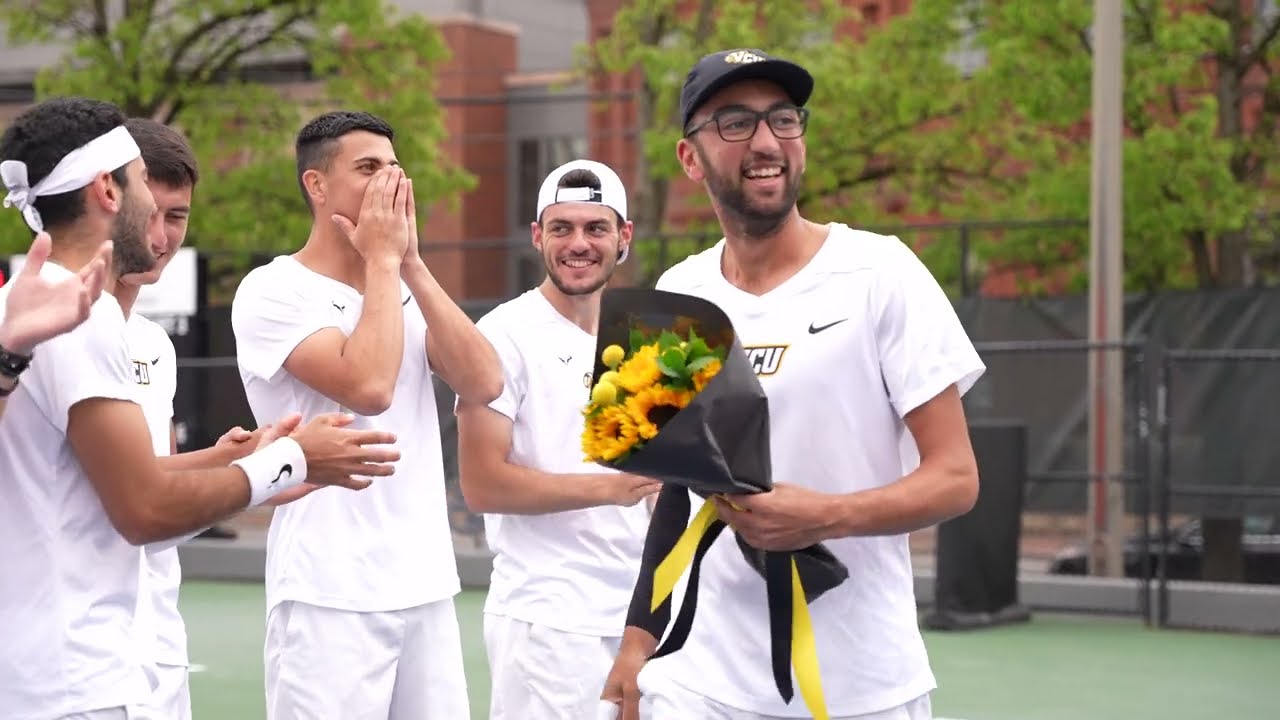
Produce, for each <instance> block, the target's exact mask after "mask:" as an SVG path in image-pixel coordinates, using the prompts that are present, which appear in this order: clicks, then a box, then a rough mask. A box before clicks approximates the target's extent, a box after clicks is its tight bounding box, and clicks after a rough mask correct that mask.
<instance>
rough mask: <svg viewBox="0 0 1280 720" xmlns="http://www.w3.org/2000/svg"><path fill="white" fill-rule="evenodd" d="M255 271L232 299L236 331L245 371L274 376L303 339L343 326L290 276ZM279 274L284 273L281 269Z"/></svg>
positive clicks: (330, 309) (243, 370)
mask: <svg viewBox="0 0 1280 720" xmlns="http://www.w3.org/2000/svg"><path fill="white" fill-rule="evenodd" d="M269 267H271V266H269V265H268V266H265V267H263V268H259V269H258V270H255V271H254V272H252V273H250V274H249V275H247V276H246V277H245V279H244V280H243V281H241V283H240V287H239V288H238V289H237V290H236V296H235V299H234V300H232V302H231V329H232V332H233V333H234V334H235V338H236V359H237V361H238V362H239V365H240V370H241V372H244V373H247V374H249V375H253V376H257V377H259V378H262V379H263V380H270V379H271V378H273V377H275V374H276V373H278V372H280V368H282V367H284V362H285V360H288V359H289V355H290V354H291V353H292V352H293V351H294V349H295V348H297V347H298V345H300V344H301V343H302V341H303V340H306V339H307V338H309V337H311V336H312V335H314V334H315V333H316V332H318V331H320V330H324V329H326V328H330V327H334V328H336V327H339V325H338V322H337V319H336V318H335V317H334V315H333V313H332V308H330V307H329V305H328V304H327V303H324V304H320V303H316V302H313V301H310V300H309V299H308V298H306V297H305V296H304V295H303V294H302V293H300V292H298V290H297V289H296V287H294V286H293V285H291V284H290V283H289V282H288V279H287V278H282V277H272V275H271V274H268V273H264V272H262V271H263V270H265V269H266V268H269ZM277 275H278V273H277Z"/></svg>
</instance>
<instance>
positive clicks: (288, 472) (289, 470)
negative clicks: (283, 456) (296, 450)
mask: <svg viewBox="0 0 1280 720" xmlns="http://www.w3.org/2000/svg"><path fill="white" fill-rule="evenodd" d="M284 477H293V466H292V465H285V466H284V467H282V468H280V472H278V473H276V479H275V480H272V481H271V484H272V485H275V484H276V483H278V482H280V479H281V478H284Z"/></svg>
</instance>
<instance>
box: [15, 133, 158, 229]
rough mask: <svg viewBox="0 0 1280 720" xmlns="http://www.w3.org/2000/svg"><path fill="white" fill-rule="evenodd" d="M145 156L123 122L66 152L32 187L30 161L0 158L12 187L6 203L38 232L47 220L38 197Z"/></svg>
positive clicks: (75, 187) (78, 185)
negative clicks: (40, 210)
mask: <svg viewBox="0 0 1280 720" xmlns="http://www.w3.org/2000/svg"><path fill="white" fill-rule="evenodd" d="M139 157H142V151H141V150H140V149H139V148H138V143H136V142H135V141H134V139H133V136H132V135H130V134H129V131H128V130H127V129H126V128H125V127H124V126H123V125H120V126H117V127H116V128H114V129H112V130H110V131H109V132H106V133H104V134H102V135H99V136H98V137H96V138H94V139H93V140H90V141H89V142H87V143H85V144H84V145H82V146H80V147H78V148H76V149H75V150H72V151H71V152H69V153H67V154H66V156H65V157H63V158H62V160H60V161H58V164H57V165H55V166H54V168H53V171H52V172H50V173H49V174H48V175H46V176H45V178H44V179H43V180H41V181H40V182H38V183H36V185H35V187H31V184H30V182H29V181H28V179H27V164H26V163H24V162H22V161H21V160H5V161H4V162H0V180H3V181H4V186H5V187H6V188H7V189H8V190H9V194H8V195H6V196H5V198H4V206H5V207H7V208H8V207H16V208H18V211H19V212H21V213H22V218H23V219H24V220H26V221H27V226H28V227H30V228H31V229H32V230H34V231H35V232H40V231H42V230H44V222H43V221H42V220H41V219H40V213H39V212H38V211H37V210H36V198H38V197H44V196H46V195H60V194H62V193H66V192H71V191H72V190H79V189H80V188H82V187H84V186H86V185H88V184H89V183H91V182H93V179H94V178H95V177H97V176H98V175H99V174H100V173H104V172H112V171H114V170H117V169H119V168H121V167H124V166H125V165H127V164H128V163H130V162H132V161H133V160H134V159H136V158H139Z"/></svg>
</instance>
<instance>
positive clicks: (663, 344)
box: [658, 330, 683, 357]
mask: <svg viewBox="0 0 1280 720" xmlns="http://www.w3.org/2000/svg"><path fill="white" fill-rule="evenodd" d="M681 342H682V341H681V339H680V336H679V335H677V334H675V333H673V332H671V331H670V330H663V331H662V334H661V335H659V336H658V351H659V352H661V353H662V354H663V355H664V356H665V355H666V352H667V350H668V349H670V348H673V347H677V346H679V345H680V343H681ZM682 357H683V356H682Z"/></svg>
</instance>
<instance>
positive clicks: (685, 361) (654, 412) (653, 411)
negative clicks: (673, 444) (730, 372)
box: [582, 319, 726, 463]
mask: <svg viewBox="0 0 1280 720" xmlns="http://www.w3.org/2000/svg"><path fill="white" fill-rule="evenodd" d="M682 320H684V322H682V324H683V325H685V326H686V328H685V329H683V330H682V331H680V332H676V331H673V330H665V329H664V330H661V331H654V330H646V329H645V328H640V327H635V328H632V329H631V332H630V334H629V335H630V342H629V344H630V350H623V349H622V346H621V345H609V346H608V347H606V348H605V349H604V350H602V351H601V353H600V362H601V363H602V364H603V365H604V366H605V367H606V368H608V370H606V371H605V372H603V373H601V375H600V377H599V379H598V380H596V383H595V385H594V386H593V387H592V388H591V401H590V403H588V405H587V407H586V411H585V412H586V416H587V420H586V425H585V427H584V429H583V432H582V447H583V450H585V451H586V454H587V462H597V463H618V462H624V461H625V460H626V459H627V457H629V456H630V455H631V454H632V453H633V452H636V451H637V450H640V449H641V448H643V447H644V444H645V443H646V442H648V441H649V440H652V439H653V438H654V437H656V436H657V434H658V430H659V429H660V428H661V427H662V425H664V424H665V423H666V422H667V421H668V420H670V419H671V418H673V417H675V414H676V413H678V412H680V411H681V410H683V409H685V408H686V407H688V406H689V403H690V402H692V400H693V398H694V396H695V395H696V394H697V393H700V392H702V391H703V389H705V388H706V386H707V383H709V382H710V381H711V378H713V377H715V376H716V373H718V372H720V368H721V367H722V366H723V363H724V357H725V352H726V350H725V348H724V346H719V347H715V348H712V347H711V346H709V345H708V344H707V341H706V340H705V339H703V338H701V337H699V336H698V333H697V331H696V330H694V329H693V328H692V327H691V326H690V323H688V322H687V319H682Z"/></svg>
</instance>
